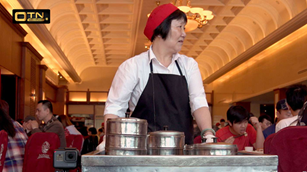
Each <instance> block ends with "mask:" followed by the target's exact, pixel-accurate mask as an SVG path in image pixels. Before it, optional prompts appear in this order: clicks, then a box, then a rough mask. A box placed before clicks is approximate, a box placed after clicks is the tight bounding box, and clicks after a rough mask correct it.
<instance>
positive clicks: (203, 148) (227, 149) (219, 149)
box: [194, 142, 238, 155]
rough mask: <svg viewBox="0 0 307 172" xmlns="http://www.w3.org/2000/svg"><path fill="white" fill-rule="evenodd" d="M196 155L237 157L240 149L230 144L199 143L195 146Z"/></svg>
mask: <svg viewBox="0 0 307 172" xmlns="http://www.w3.org/2000/svg"><path fill="white" fill-rule="evenodd" d="M194 153H195V155H237V153H238V147H237V145H234V144H229V143H223V142H219V143H199V144H194Z"/></svg>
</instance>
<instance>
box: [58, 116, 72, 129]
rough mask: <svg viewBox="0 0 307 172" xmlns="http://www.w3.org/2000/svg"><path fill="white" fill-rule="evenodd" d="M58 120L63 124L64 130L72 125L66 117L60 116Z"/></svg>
mask: <svg viewBox="0 0 307 172" xmlns="http://www.w3.org/2000/svg"><path fill="white" fill-rule="evenodd" d="M58 120H59V121H60V122H61V123H62V124H63V127H64V128H66V127H67V126H70V125H73V124H72V123H71V121H70V120H69V117H68V116H67V115H60V116H59V117H58Z"/></svg>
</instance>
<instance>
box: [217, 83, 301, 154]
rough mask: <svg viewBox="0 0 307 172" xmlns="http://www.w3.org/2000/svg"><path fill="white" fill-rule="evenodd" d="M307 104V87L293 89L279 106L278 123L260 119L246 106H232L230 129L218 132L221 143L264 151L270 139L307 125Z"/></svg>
mask: <svg viewBox="0 0 307 172" xmlns="http://www.w3.org/2000/svg"><path fill="white" fill-rule="evenodd" d="M306 101H307V87H306V85H302V84H297V85H293V86H290V87H289V88H288V90H287V92H286V99H282V100H279V101H278V102H277V104H276V119H275V122H273V120H272V118H271V117H270V116H269V115H266V114H265V115H261V116H260V117H259V118H257V117H255V116H254V115H252V114H251V113H249V112H248V111H247V110H246V109H245V108H244V107H242V106H231V107H230V108H229V109H228V111H227V121H228V125H227V126H226V127H222V128H221V129H220V128H217V132H216V137H217V141H218V142H226V143H231V144H236V145H237V146H238V149H239V150H244V148H245V147H246V146H253V147H254V149H262V148H263V144H264V141H265V139H266V138H267V137H268V136H269V135H271V134H273V133H276V132H278V131H280V130H282V129H283V128H286V127H288V126H302V125H304V126H305V125H306V124H307V116H304V115H305V114H307V113H305V112H304V111H305V110H306V107H307V102H306ZM222 120H223V119H221V121H222ZM218 126H219V125H218Z"/></svg>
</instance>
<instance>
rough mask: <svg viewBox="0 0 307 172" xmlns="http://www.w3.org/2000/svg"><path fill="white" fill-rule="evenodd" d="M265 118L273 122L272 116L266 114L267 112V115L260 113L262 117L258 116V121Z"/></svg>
mask: <svg viewBox="0 0 307 172" xmlns="http://www.w3.org/2000/svg"><path fill="white" fill-rule="evenodd" d="M264 119H266V120H268V121H270V122H271V123H273V120H272V118H271V117H270V116H269V115H266V114H265V115H260V117H259V118H258V121H259V122H263V121H264Z"/></svg>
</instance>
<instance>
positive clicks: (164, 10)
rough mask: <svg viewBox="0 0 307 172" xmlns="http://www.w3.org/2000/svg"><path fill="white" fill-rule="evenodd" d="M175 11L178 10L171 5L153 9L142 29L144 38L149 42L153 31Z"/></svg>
mask: <svg viewBox="0 0 307 172" xmlns="http://www.w3.org/2000/svg"><path fill="white" fill-rule="evenodd" d="M176 10H178V8H177V7H176V6H175V5H173V4H164V5H160V6H158V7H157V8H155V9H154V10H153V11H152V12H151V14H150V16H149V18H148V20H147V23H146V26H145V29H144V34H145V36H146V37H147V38H148V39H149V40H151V37H152V35H153V32H154V30H155V29H156V28H157V27H158V26H159V25H160V24H161V23H162V22H163V21H164V20H165V19H166V18H167V17H168V16H169V15H171V14H172V13H173V12H174V11H176Z"/></svg>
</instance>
